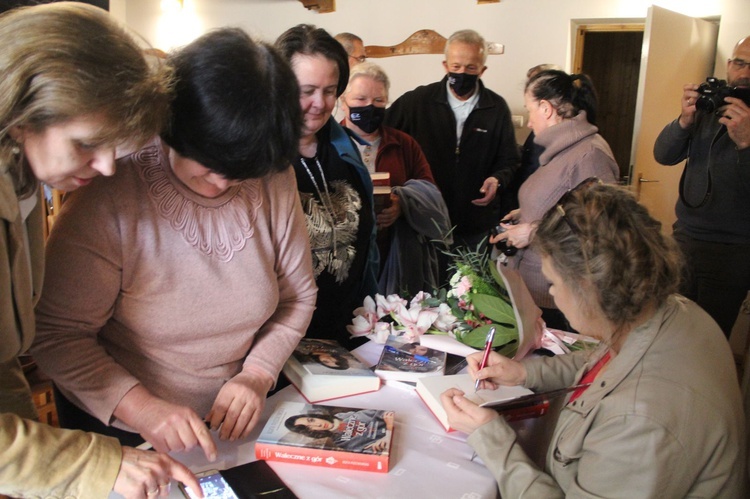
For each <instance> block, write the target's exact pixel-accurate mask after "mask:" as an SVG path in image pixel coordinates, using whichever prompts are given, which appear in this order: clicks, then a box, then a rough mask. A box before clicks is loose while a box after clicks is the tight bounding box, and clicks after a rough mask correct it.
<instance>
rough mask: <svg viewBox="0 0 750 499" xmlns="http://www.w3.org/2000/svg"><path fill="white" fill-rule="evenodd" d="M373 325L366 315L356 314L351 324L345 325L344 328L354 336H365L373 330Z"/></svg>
mask: <svg viewBox="0 0 750 499" xmlns="http://www.w3.org/2000/svg"><path fill="white" fill-rule="evenodd" d="M374 327H375V323H371V322H370V321H368V320H367V318H366V317H364V316H362V315H358V316H356V317H355V318H354V319H353V320H352V323H351V325H349V326H346V330H347V331H349V334H351V335H352V336H354V337H356V336H367V335H368V334H371V333H372V332H373V329H374Z"/></svg>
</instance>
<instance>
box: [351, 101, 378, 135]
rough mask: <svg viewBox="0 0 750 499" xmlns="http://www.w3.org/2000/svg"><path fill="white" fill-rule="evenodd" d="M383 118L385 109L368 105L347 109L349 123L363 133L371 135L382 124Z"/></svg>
mask: <svg viewBox="0 0 750 499" xmlns="http://www.w3.org/2000/svg"><path fill="white" fill-rule="evenodd" d="M383 118H385V108H384V107H375V106H374V105H372V104H370V105H369V106H363V107H350V108H349V121H351V122H352V123H353V124H354V125H357V128H359V129H360V130H362V131H363V132H365V133H372V132H374V131H375V130H377V129H378V128H380V125H382V124H383Z"/></svg>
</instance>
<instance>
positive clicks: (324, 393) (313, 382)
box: [282, 338, 380, 403]
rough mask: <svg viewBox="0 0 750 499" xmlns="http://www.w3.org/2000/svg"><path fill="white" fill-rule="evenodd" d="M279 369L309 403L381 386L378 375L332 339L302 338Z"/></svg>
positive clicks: (371, 389)
mask: <svg viewBox="0 0 750 499" xmlns="http://www.w3.org/2000/svg"><path fill="white" fill-rule="evenodd" d="M282 372H283V373H284V375H285V376H286V377H287V378H288V379H289V381H290V382H291V383H292V384H293V385H294V387H295V388H297V390H299V392H300V393H301V394H302V396H303V397H305V399H307V401H308V402H310V403H316V402H322V401H324V400H329V399H334V398H339V397H347V396H349V395H356V394H358V393H366V392H373V391H375V390H377V389H379V388H380V378H378V377H377V376H376V375H375V373H373V372H372V370H370V369H369V368H368V367H367V366H366V365H364V364H363V363H362V362H360V360H359V359H357V358H356V357H355V356H354V355H352V354H351V353H350V352H349V351H348V350H346V349H345V348H344V347H343V346H341V345H340V344H339V343H337V342H336V341H334V340H318V339H313V338H303V339H302V340H300V342H299V345H297V348H295V350H294V352H293V353H292V356H291V357H289V359H288V360H287V361H286V363H285V364H284V367H283V369H282Z"/></svg>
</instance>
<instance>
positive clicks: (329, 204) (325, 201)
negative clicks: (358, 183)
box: [299, 156, 336, 258]
mask: <svg viewBox="0 0 750 499" xmlns="http://www.w3.org/2000/svg"><path fill="white" fill-rule="evenodd" d="M299 161H300V163H302V166H303V167H304V168H305V171H306V172H307V176H308V177H310V181H312V184H313V186H314V187H315V191H316V192H317V193H318V198H320V204H322V205H323V209H324V210H325V211H326V212H327V213H328V216H329V217H331V238H332V239H331V246H332V248H333V249H332V251H333V257H334V258H336V218H335V216H334V206H333V201H331V193H330V192H329V191H328V182H326V176H325V174H324V173H323V167H322V166H321V165H320V160H319V159H318V157H317V156H315V164H316V165H318V171H319V172H320V179H321V181H322V182H323V190H324V191H325V196H323V193H322V192H321V191H320V187H319V186H318V181H317V180H315V175H313V173H312V172H311V171H310V167H308V166H307V163H306V162H305V158H303V157H302V156H300V158H299Z"/></svg>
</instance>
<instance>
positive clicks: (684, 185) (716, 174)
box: [654, 36, 750, 337]
mask: <svg viewBox="0 0 750 499" xmlns="http://www.w3.org/2000/svg"><path fill="white" fill-rule="evenodd" d="M727 84H728V85H729V86H730V87H745V88H744V89H743V90H745V89H747V88H748V87H750V36H748V37H745V38H743V39H742V40H740V41H739V42H737V45H736V46H735V47H734V51H733V53H732V57H731V59H729V60H728V61H727ZM700 95H701V94H700V93H699V92H698V85H697V84H687V85H685V86H684V87H683V94H682V99H681V101H680V103H681V113H680V116H679V118H677V119H676V120H674V121H673V122H672V123H670V124H669V125H667V126H666V127H665V128H664V130H663V131H662V132H661V134H659V137H658V138H657V139H656V144H655V145H654V157H655V158H656V161H658V162H659V163H661V164H664V165H676V164H678V163H680V162H682V161H683V160H685V159H687V163H686V165H685V170H684V171H683V173H682V179H681V180H680V197H679V199H678V201H677V207H676V210H675V211H676V213H677V221H676V222H675V224H674V237H675V239H676V240H677V242H678V243H679V244H680V247H681V248H682V251H683V253H684V254H685V257H686V266H685V274H686V275H685V279H684V284H683V289H682V290H681V292H682V293H683V294H684V295H685V296H687V297H688V298H690V299H692V300H694V301H695V302H696V303H698V305H700V306H701V307H703V308H704V309H705V310H706V312H708V313H709V314H710V315H711V317H713V318H714V320H716V322H718V323H719V326H720V327H721V329H722V330H723V331H724V334H725V335H727V337H729V334H730V333H731V330H732V326H733V325H734V322H735V320H736V319H737V313H738V312H739V308H740V304H741V303H742V300H743V299H744V298H745V296H746V294H747V291H748V289H750V258H748V256H749V255H750V106H748V103H747V102H744V101H743V100H742V99H740V98H736V97H726V98H725V99H724V104H725V105H724V106H722V107H720V108H719V109H718V110H717V112H716V113H713V112H707V111H705V110H701V109H699V108H700V107H702V106H698V107H699V108H696V102H697V101H698V100H699V97H700Z"/></svg>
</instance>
